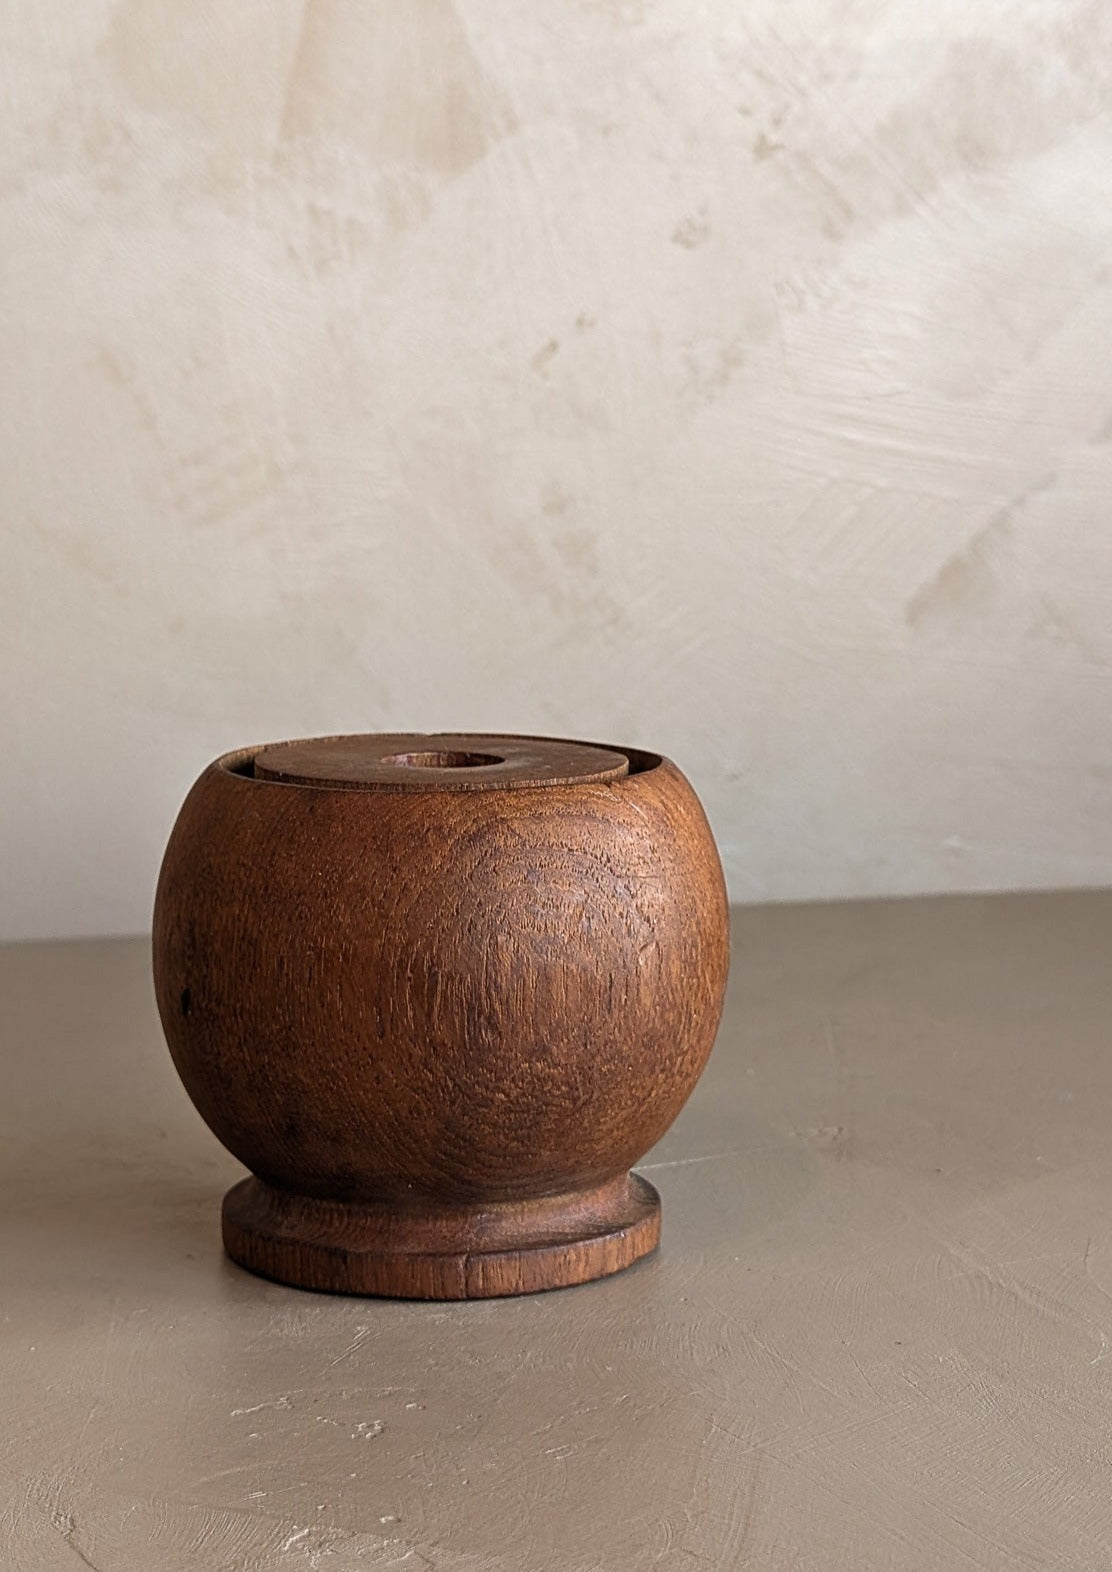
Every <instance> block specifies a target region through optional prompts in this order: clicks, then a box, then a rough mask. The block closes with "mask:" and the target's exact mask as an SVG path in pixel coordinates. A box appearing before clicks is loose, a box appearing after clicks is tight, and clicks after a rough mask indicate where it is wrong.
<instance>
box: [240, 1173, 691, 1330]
mask: <svg viewBox="0 0 1112 1572" xmlns="http://www.w3.org/2000/svg"><path fill="white" fill-rule="evenodd" d="M659 1239H660V1197H659V1196H658V1195H657V1193H656V1191H655V1189H654V1188H653V1186H652V1185H651V1184H649V1183H648V1181H647V1180H645V1179H642V1178H641V1177H640V1175H638V1174H627V1175H625V1176H623V1177H622V1178H621V1179H617V1180H612V1181H610V1182H609V1183H607V1184H605V1185H601V1186H599V1187H598V1188H597V1189H594V1190H586V1191H580V1192H577V1193H575V1194H573V1195H561V1196H546V1197H544V1198H543V1199H541V1200H531V1201H511V1202H499V1203H490V1204H484V1203H476V1204H475V1205H473V1206H459V1205H444V1206H440V1207H430V1205H429V1203H428V1200H427V1199H425V1200H423V1201H422V1203H421V1207H420V1210H417V1209H416V1208H410V1207H407V1206H406V1205H405V1204H404V1203H402V1202H395V1203H388V1202H382V1201H368V1202H344V1201H325V1200H318V1199H316V1198H314V1197H311V1196H302V1195H291V1194H289V1193H288V1192H286V1191H283V1190H278V1189H275V1188H274V1187H273V1186H272V1185H268V1184H264V1183H263V1181H262V1180H261V1179H244V1180H243V1181H242V1182H241V1183H240V1184H237V1185H235V1186H234V1187H233V1188H232V1189H231V1190H229V1191H228V1193H227V1195H226V1196H225V1197H224V1248H225V1249H226V1250H227V1252H228V1254H229V1255H230V1256H231V1258H232V1260H233V1261H236V1262H238V1263H239V1265H240V1266H245V1267H247V1269H248V1270H249V1271H252V1272H258V1273H259V1275H260V1276H262V1277H270V1278H273V1279H274V1280H275V1281H276V1282H279V1283H291V1284H293V1285H294V1286H295V1287H297V1288H315V1289H318V1290H321V1291H322V1292H325V1293H333V1294H376V1295H382V1296H384V1297H387V1298H392V1299H490V1298H496V1297H498V1296H499V1295H503V1294H533V1293H539V1292H540V1291H541V1290H543V1289H546V1288H566V1287H569V1286H570V1285H571V1284H573V1283H586V1282H589V1281H590V1280H591V1279H592V1278H595V1277H607V1276H609V1274H610V1273H612V1272H620V1271H621V1270H622V1269H623V1268H624V1267H627V1266H631V1265H632V1264H633V1262H634V1261H637V1260H639V1259H640V1257H641V1256H643V1255H647V1254H648V1253H649V1252H650V1251H651V1250H653V1249H655V1248H656V1245H657V1243H658V1241H659Z"/></svg>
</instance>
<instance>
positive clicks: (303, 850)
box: [154, 734, 728, 1298]
mask: <svg viewBox="0 0 1112 1572" xmlns="http://www.w3.org/2000/svg"><path fill="white" fill-rule="evenodd" d="M260 758H261V761H262V766H263V770H264V771H268V772H269V774H263V773H261V772H260V770H259V769H258V766H257V763H256V761H257V760H259V759H260ZM476 758H478V759H481V760H489V759H497V760H498V761H500V762H499V763H497V764H489V763H485V762H484V763H479V764H475V763H472V762H456V763H452V762H445V761H446V760H449V761H450V760H459V761H468V760H473V759H476ZM360 759H362V774H363V776H364V778H363V779H362V780H360V779H359V775H360ZM392 761H395V762H392ZM464 778H466V784H464ZM482 780H485V781H486V784H485V785H483V784H480V782H481V781H482ZM727 963H728V917H727V908H726V897H725V889H724V885H723V881H722V873H721V867H720V864H719V861H718V856H717V852H716V850H715V847H714V841H713V838H712V836H711V833H710V829H709V827H708V825H707V822H706V818H705V816H704V814H703V812H702V809H701V807H700V806H699V802H698V799H697V798H696V796H695V794H694V792H693V791H692V789H691V787H690V785H689V784H688V782H687V781H686V780H685V778H684V777H683V775H682V774H681V773H680V772H679V770H677V769H676V767H675V766H674V765H673V764H671V763H670V762H669V761H668V760H665V759H662V758H659V757H658V756H656V755H653V754H647V753H643V752H639V751H637V750H624V749H623V750H616V749H599V748H597V747H596V746H594V745H586V744H582V745H581V744H576V743H567V742H563V741H554V740H551V739H538V738H519V737H514V738H509V737H497V736H482V737H476V736H473V735H470V734H451V735H438V736H437V737H434V738H430V737H417V736H389V737H376V738H369V739H365V740H364V739H358V738H339V739H314V740H312V741H311V742H308V743H304V744H285V745H280V746H276V747H274V748H267V749H248V750H244V751H242V752H239V753H235V754H230V755H227V756H225V757H224V758H222V759H219V760H217V761H216V762H215V763H214V764H212V765H210V767H209V768H208V769H207V770H206V771H205V772H204V774H203V775H202V776H201V778H200V780H199V781H198V782H197V784H196V785H195V787H194V788H193V790H192V792H191V793H190V795H189V797H188V798H187V800H186V802H185V804H184V806H183V808H182V811H181V814H180V816H179V819H178V822H177V824H176V826H175V828H174V832H173V834H172V836H171V839H170V843H169V846H168V848H167V852H166V857H165V860H164V863H163V868H162V873H161V876H160V880H159V887H158V894H157V898H156V906H155V922H154V968H155V982H156V992H157V997H158V1004H159V1010H160V1014H161V1016H162V1021H163V1026H164V1029H165V1032H166V1037H167V1041H168V1043H169V1046H170V1051H171V1054H172V1055H173V1058H174V1063H175V1065H176V1066H177V1069H178V1071H179V1074H180V1075H181V1077H182V1080H183V1082H184V1084H185V1086H186V1089H187V1090H188V1092H189V1094H190V1096H191V1097H192V1099H193V1101H194V1103H195V1104H196V1106H197V1108H198V1110H199V1111H200V1113H201V1114H202V1116H203V1117H204V1118H205V1120H206V1121H207V1123H208V1124H209V1125H210V1127H211V1128H212V1130H213V1131H214V1132H215V1134H216V1135H217V1136H218V1137H219V1138H220V1140H221V1141H223V1143H224V1144H225V1145H226V1146H227V1147H228V1149H229V1150H230V1151H232V1152H233V1153H234V1154H235V1155H236V1156H237V1157H239V1158H240V1160H241V1161H242V1162H244V1163H245V1164H246V1165H247V1167H248V1168H249V1169H250V1170H251V1171H252V1173H253V1174H254V1175H255V1176H256V1178H257V1180H258V1181H261V1184H259V1185H256V1186H254V1187H250V1186H249V1187H248V1188H246V1189H240V1190H238V1191H235V1192H233V1193H232V1195H231V1196H229V1198H228V1201H227V1203H226V1206H225V1243H226V1245H227V1247H228V1249H229V1251H230V1253H231V1254H232V1255H233V1256H234V1257H235V1259H237V1260H239V1261H240V1262H241V1263H242V1264H244V1265H247V1266H249V1267H251V1268H253V1269H255V1270H257V1271H260V1272H262V1273H264V1274H265V1275H268V1276H272V1277H277V1278H281V1279H283V1280H285V1281H289V1282H295V1283H299V1284H302V1285H304V1286H307V1287H313V1288H326V1289H332V1290H343V1291H347V1292H354V1293H365V1292H374V1293H383V1294H391V1293H393V1294H403V1295H414V1296H417V1297H429V1298H438V1297H448V1298H453V1297H478V1296H485V1295H492V1294H500V1293H519V1292H525V1291H529V1290H532V1289H538V1288H544V1287H557V1286H564V1285H566V1284H568V1283H572V1282H578V1281H583V1280H585V1279H586V1278H588V1277H595V1276H600V1275H603V1274H605V1273H607V1272H612V1271H616V1270H619V1269H620V1268H622V1267H624V1266H626V1265H628V1264H629V1263H630V1262H631V1261H632V1260H634V1259H636V1258H637V1257H638V1256H639V1255H642V1254H644V1253H645V1252H646V1251H648V1250H651V1249H652V1248H653V1246H654V1245H655V1243H656V1240H657V1238H658V1235H659V1220H658V1202H657V1200H656V1196H655V1192H653V1191H652V1190H651V1188H650V1187H648V1186H645V1185H643V1184H633V1183H632V1182H631V1181H630V1180H629V1178H628V1177H627V1176H628V1171H629V1169H630V1167H631V1166H632V1164H633V1163H634V1162H636V1161H637V1159H638V1158H639V1157H640V1156H641V1155H642V1154H643V1153H644V1152H645V1151H646V1150H647V1149H648V1148H649V1147H650V1146H651V1145H652V1144H653V1143H654V1142H655V1141H656V1140H658V1139H659V1137H660V1136H661V1135H662V1134H663V1133H664V1131H665V1130H666V1129H667V1128H668V1126H669V1125H670V1124H671V1123H672V1121H673V1119H674V1118H675V1116H676V1114H677V1113H678V1112H679V1110H680V1108H681V1107H682V1105H683V1103H684V1102H685V1101H686V1099H687V1097H688V1095H689V1094H690V1092H691V1090H692V1088H693V1086H694V1085H695V1082H696V1080H697V1079H698V1076H699V1074H700V1072H701V1070H702V1068H703V1066H704V1064H705V1062H706V1059H707V1055H708V1054H709V1052H710V1049H711V1045H712V1043H713V1040H714V1034H715V1031H716V1029H717V1025H718V1019H719V1015H720V1012H721V1006H722V997H723V991H724V988H725V981H726V972H727Z"/></svg>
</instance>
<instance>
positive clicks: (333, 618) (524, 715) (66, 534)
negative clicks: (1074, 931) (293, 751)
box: [0, 0, 1112, 936]
mask: <svg viewBox="0 0 1112 1572" xmlns="http://www.w3.org/2000/svg"><path fill="white" fill-rule="evenodd" d="M1110 57H1112V7H1109V6H1108V5H1107V3H1106V0H1065V3H1063V0H1025V3H1023V4H1017V3H1016V0H978V3H977V4H976V5H972V4H970V3H969V0H962V3H960V4H959V3H956V0H933V3H932V5H930V6H929V7H925V6H924V5H923V4H922V3H921V0H914V3H912V0H806V3H803V0H796V3H792V0H752V3H749V4H746V5H738V4H736V3H734V0H701V3H696V0H656V3H654V0H611V3H604V0H590V3H588V0H560V3H558V4H552V3H551V0H544V3H534V0H455V3H453V0H391V3H384V0H220V3H217V0H114V3H109V0H82V4H81V5H78V6H75V5H65V6H63V5H61V4H60V3H58V0H8V3H7V4H5V5H4V6H3V8H2V10H0V277H2V280H3V283H2V288H0V350H2V353H0V525H2V529H3V571H2V574H0V649H2V680H3V704H4V739H3V759H4V764H3V772H2V775H3V790H2V792H0V870H2V874H3V879H2V883H3V891H2V893H3V899H2V901H0V919H2V929H0V931H2V932H3V933H4V934H5V935H8V936H23V935H32V934H33V935H42V934H62V933H65V934H69V933H92V932H110V931H121V930H136V929H141V928H143V927H145V925H146V923H147V920H148V913H149V903H150V896H151V890H152V887H153V879H154V874H155V870H156V868H157V860H158V856H159V853H160V850H161V845H162V842H163V840H164V838H165V835H166V833H167V831H168V828H169V824H170V822H171V819H172V816H173V813H174V811H175V809H176V806H177V803H178V801H179V800H180V797H181V795H182V793H183V792H184V790H185V788H186V787H187V785H188V783H189V781H190V779H191V778H192V777H193V775H194V774H195V773H196V772H197V770H198V769H199V768H200V766H201V765H202V764H203V763H204V762H205V760H206V759H207V758H209V757H210V756H211V755H213V754H214V753H215V752H217V751H219V750H220V749H222V748H224V747H227V746H231V745H233V744H236V743H240V742H247V741H252V740H263V739H266V738H270V737H278V736H287V735H297V734H299V733H304V732H308V731H328V730H335V729H375V728H386V727H390V728H395V727H397V728H401V727H413V728H421V729H426V728H429V729H431V728H437V727H445V726H447V727H452V726H458V727H464V728H471V727H473V728H480V727H491V728H499V729H515V730H533V731H536V730H540V731H551V732H557V733H568V734H573V735H579V736H588V737H599V738H603V739H613V740H616V741H624V742H630V743H641V744H643V745H647V746H650V747H653V746H655V747H659V748H661V749H664V750H665V751H667V752H669V753H671V754H672V755H673V756H674V757H676V758H677V759H678V760H679V761H680V762H681V763H682V764H683V765H684V767H685V768H686V769H687V770H688V773H689V774H690V775H691V776H692V778H693V780H694V781H695V783H696V784H697V786H698V787H699V789H700V790H701V792H702V793H703V796H704V798H705V801H706V803H707V806H708V809H709V811H710V813H711V817H712V820H713V822H714V825H715V828H716V830H717V832H718V834H719V837H720V840H721V845H722V849H723V854H724V858H725V860H726V863H727V867H728V871H729V875H730V880H731V887H732V891H733V893H734V895H735V897H736V898H738V899H740V900H757V899H765V898H795V897H810V896H829V895H857V894H873V893H878V892H897V893H899V892H908V891H922V890H940V889H970V888H997V887H1008V886H1034V885H1056V884H1075V883H1076V884H1083V883H1091V882H1101V881H1107V880H1109V879H1112V740H1110V726H1109V723H1108V709H1109V661H1110V660H1112V624H1110V619H1109V606H1110V595H1112V543H1110V539H1109V524H1108V497H1109V493H1110V487H1112V441H1110V438H1112V377H1110V364H1112V354H1110V352H1112V266H1110V263H1112V94H1110V90H1109V87H1108V61H1109V58H1110Z"/></svg>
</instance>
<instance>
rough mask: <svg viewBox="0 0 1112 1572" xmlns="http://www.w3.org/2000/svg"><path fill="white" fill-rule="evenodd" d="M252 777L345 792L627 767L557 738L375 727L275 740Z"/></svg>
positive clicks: (475, 787) (571, 782)
mask: <svg viewBox="0 0 1112 1572" xmlns="http://www.w3.org/2000/svg"><path fill="white" fill-rule="evenodd" d="M254 762H255V776H256V778H257V779H260V780H272V781H283V782H285V783H286V784H287V785H291V786H294V785H296V786H322V787H334V788H337V787H338V788H342V789H346V790H348V791H359V790H363V791H491V790H495V789H498V790H503V791H505V790H507V789H512V788H515V787H522V786H580V785H585V784H587V783H589V782H591V781H611V780H617V779H618V778H619V777H621V776H623V775H627V774H628V773H629V760H628V759H627V758H626V756H625V754H624V753H619V752H616V751H615V750H613V749H611V748H598V747H595V746H594V745H593V744H591V743H587V742H567V741H564V740H562V739H560V738H555V737H498V736H491V735H487V734H485V733H474V732H433V733H424V732H376V733H372V734H368V735H365V736H351V737H306V738H304V739H302V740H301V741H299V742H279V743H275V744H274V745H273V747H269V748H263V749H262V750H261V751H260V752H259V753H257V754H256V755H255V761H254Z"/></svg>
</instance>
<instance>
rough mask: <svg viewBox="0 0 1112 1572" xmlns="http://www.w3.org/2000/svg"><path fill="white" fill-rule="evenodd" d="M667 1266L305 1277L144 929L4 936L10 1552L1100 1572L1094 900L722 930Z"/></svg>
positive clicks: (1103, 1350) (1104, 1385) (230, 1567)
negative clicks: (214, 1118) (270, 1242)
mask: <svg viewBox="0 0 1112 1572" xmlns="http://www.w3.org/2000/svg"><path fill="white" fill-rule="evenodd" d="M734 947H735V960H734V971H733V976H732V979H731V985H730V995H729V1001H728V1005H727V1012H726V1018H725V1020H724V1023H723V1027H722V1031H721V1034H720V1037H719V1040H718V1045H717V1047H716V1049H715V1053H714V1056H713V1058H712V1060H711V1064H710V1067H709V1068H708V1070H707V1073H706V1075H705V1076H704V1078H703V1080H702V1082H701V1083H700V1086H699V1088H698V1090H697V1091H696V1093H695V1096H694V1097H693V1098H692V1100H691V1102H690V1104H689V1105H688V1107H687V1109H686V1110H685V1111H684V1113H683V1114H682V1116H681V1118H680V1119H679V1121H678V1122H677V1124H676V1125H675V1126H674V1128H673V1129H672V1131H671V1132H670V1133H669V1134H668V1136H667V1137H666V1138H665V1140H664V1141H662V1142H661V1144H660V1145H659V1146H658V1147H657V1148H656V1149H655V1150H654V1151H653V1152H651V1153H650V1154H649V1156H648V1157H647V1158H646V1160H645V1162H644V1163H643V1164H642V1165H641V1167H642V1170H643V1171H645V1172H647V1173H649V1174H651V1176H652V1178H653V1181H654V1183H655V1184H656V1185H657V1186H658V1188H659V1190H660V1192H661V1196H662V1199H663V1203H664V1242H663V1245H662V1247H661V1249H660V1251H659V1253H658V1254H657V1255H655V1256H653V1257H651V1258H649V1259H648V1260H647V1261H645V1262H643V1263H641V1264H640V1265H638V1266H636V1267H634V1268H632V1269H631V1270H630V1271H628V1272H626V1273H624V1274H622V1275H620V1276H617V1277H614V1278H610V1279H608V1280H606V1281H603V1282H598V1283H593V1284H588V1285H586V1286H584V1287H581V1288H573V1289H568V1290H564V1291H562V1292H558V1293H550V1294H542V1295H538V1296H536V1297H532V1298H524V1299H507V1300H493V1301H484V1302H478V1303H472V1304H412V1303H398V1302H386V1301H373V1300H357V1299H344V1298H328V1297H323V1296H318V1295H313V1294H306V1293H299V1292H297V1291H295V1290H292V1289H287V1288H282V1287H279V1286H277V1285H276V1284H272V1283H267V1282H264V1281H262V1280H260V1279H256V1278H253V1277H250V1276H249V1275H247V1274H246V1273H244V1272H242V1271H240V1270H239V1269H237V1268H236V1267H234V1266H232V1265H231V1264H230V1263H229V1262H227V1261H226V1260H225V1259H224V1258H223V1257H222V1255H221V1253H220V1246H219V1232H218V1212H219V1203H220V1197H221V1194H222V1192H223V1190H224V1189H225V1188H226V1187H227V1186H228V1185H229V1184H230V1183H232V1182H233V1181H234V1180H235V1179H237V1178H238V1177H240V1175H241V1173H242V1170H241V1169H240V1168H239V1166H238V1165H237V1164H236V1163H235V1162H234V1161H233V1160H232V1159H231V1158H230V1157H228V1156H227V1155H225V1154H224V1152H223V1151H222V1150H221V1149H220V1148H219V1147H218V1146H217V1144H216V1142H215V1141H214V1139H213V1138H212V1137H211V1136H210V1135H209V1134H208V1132H207V1131H206V1129H205V1128H204V1127H203V1125H202V1124H201V1123H200V1121H199V1119H198V1118H197V1116H196V1115H195V1114H194V1113H193V1110H192V1108H191V1107H190V1105H189V1103H188V1102H187V1100H186V1098H185V1094H184V1093H183V1092H182V1090H181V1089H180V1087H179V1086H178V1084H177V1081H176V1079H175V1077H174V1074H173V1070H172V1068H171V1066H170V1063H169V1060H168V1057H167V1055H166V1052H165V1049H164V1047H163V1046H162V1042H161V1036H160V1032H159V1028H158V1023H157V1018H156V1015H155V1011H154V1005H153V1000H152V994H151V987H150V982H149V952H148V945H147V942H146V941H145V940H134V939H130V940H113V941H104V942H94V943H82V944H69V943H66V944H42V945H23V946H10V947H7V948H5V949H2V950H0V1000H2V1001H3V1009H2V1012H0V1034H2V1041H0V1164H2V1171H0V1178H2V1192H0V1194H2V1199H0V1567H3V1568H4V1569H5V1572H8V1569H10V1572H67V1569H75V1572H76V1569H79V1568H81V1567H86V1568H93V1569H94V1572H163V1569H166V1572H209V1569H212V1572H240V1569H242V1572H262V1569H271V1568H273V1569H283V1572H287V1569H288V1572H296V1569H298V1568H319V1569H320V1572H357V1569H358V1572H362V1569H365V1568H375V1569H378V1568H392V1567H407V1568H411V1569H414V1572H416V1569H432V1568H435V1569H436V1572H479V1569H488V1568H489V1569H496V1572H641V1569H650V1568H664V1569H673V1568H674V1569H676V1572H681V1569H683V1572H694V1569H696V1568H698V1567H708V1568H724V1569H733V1568H741V1567H753V1568H760V1569H762V1572H779V1569H785V1572H787V1569H791V1572H809V1569H814V1572H840V1569H847V1572H848V1569H853V1572H874V1569H880V1568H892V1569H900V1572H918V1569H926V1568H939V1569H943V1568H944V1569H947V1572H950V1569H960V1568H992V1569H997V1568H999V1569H1001V1572H1002V1569H1008V1572H1012V1569H1017V1568H1028V1567H1030V1568H1038V1569H1040V1572H1047V1569H1065V1568H1070V1569H1079V1572H1080V1569H1084V1572H1098V1569H1106V1568H1108V1567H1110V1566H1112V1119H1110V1115H1112V1055H1110V1053H1109V1040H1108V1039H1109V1022H1110V1020H1112V968H1110V966H1109V956H1110V953H1112V894H1105V893H1083V894H1069V895H1040V896H1021V897H1012V896H1009V897H998V898H965V899H941V900H938V899H936V900H923V901H907V902H891V903H869V904H852V905H841V906H811V907H779V908H753V909H743V910H740V911H737V912H735V914H734Z"/></svg>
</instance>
